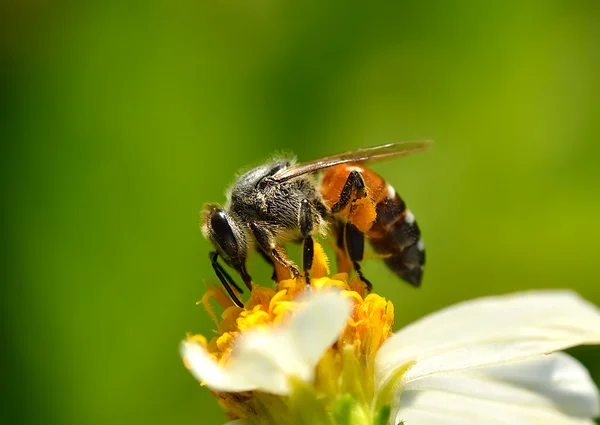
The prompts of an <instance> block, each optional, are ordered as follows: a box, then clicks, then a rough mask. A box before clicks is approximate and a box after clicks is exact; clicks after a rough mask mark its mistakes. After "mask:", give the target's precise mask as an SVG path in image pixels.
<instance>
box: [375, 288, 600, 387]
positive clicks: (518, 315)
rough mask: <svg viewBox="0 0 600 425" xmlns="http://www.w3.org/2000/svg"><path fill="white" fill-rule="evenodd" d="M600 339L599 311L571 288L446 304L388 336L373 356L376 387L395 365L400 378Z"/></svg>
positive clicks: (384, 384) (385, 383)
mask: <svg viewBox="0 0 600 425" xmlns="http://www.w3.org/2000/svg"><path fill="white" fill-rule="evenodd" d="M598 343H600V311H599V310H598V308H597V307H595V306H594V305H592V304H590V303H588V302H587V301H585V300H583V299H582V298H581V297H579V296H578V295H577V294H575V293H573V292H570V291H531V292H524V293H517V294H512V295H505V296H497V297H488V298H480V299H476V300H472V301H467V302H463V303H460V304H457V305H455V306H451V307H448V308H446V309H443V310H441V311H439V312H437V313H434V314H431V315H429V316H426V317H425V318H423V319H421V320H419V321H417V322H415V323H413V324H412V325H409V326H407V327H406V328H404V329H402V330H400V331H399V332H398V333H396V334H395V335H393V336H392V337H391V338H389V339H388V340H387V341H386V342H385V344H384V345H383V346H382V347H381V349H380V350H379V352H378V354H377V358H376V360H375V382H376V385H377V389H378V390H380V389H381V388H383V387H387V386H388V385H389V384H390V383H391V382H392V383H393V381H392V380H393V379H394V377H395V375H397V374H398V371H399V370H401V369H402V368H403V367H406V365H407V364H409V363H410V362H412V361H414V362H415V364H414V365H413V366H412V367H410V368H409V369H408V371H407V372H406V373H405V374H403V376H402V378H403V383H406V382H410V381H413V380H416V379H421V378H423V377H426V376H431V375H435V374H438V373H443V372H449V371H453V370H461V369H469V368H475V367H480V366H486V365H495V364H501V363H505V362H512V361H516V360H520V359H524V358H527V357H530V356H534V355H537V354H544V353H550V352H553V351H557V350H561V349H564V348H567V347H572V346H575V345H580V344H598Z"/></svg>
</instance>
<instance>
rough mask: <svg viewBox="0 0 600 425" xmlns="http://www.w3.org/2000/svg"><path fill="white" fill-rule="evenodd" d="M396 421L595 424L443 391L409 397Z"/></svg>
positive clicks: (474, 424)
mask: <svg viewBox="0 0 600 425" xmlns="http://www.w3.org/2000/svg"><path fill="white" fill-rule="evenodd" d="M409 402H410V405H409V406H407V407H406V408H404V409H401V410H400V411H399V412H398V414H397V415H396V416H395V417H393V418H395V420H396V421H395V422H392V423H394V424H401V423H405V424H406V425H412V424H415V425H482V424H485V425H516V424H518V425H540V424H544V425H594V424H595V422H594V421H593V420H592V419H583V418H575V417H570V416H568V415H565V414H564V413H561V412H560V411H558V410H553V409H544V408H525V407H523V406H514V405H510V406H509V405H505V404H502V403H495V402H493V401H490V400H480V399H478V398H473V397H466V396H464V395H456V394H452V393H449V392H443V391H425V392H422V393H419V394H418V396H416V397H415V398H413V399H410V400H409Z"/></svg>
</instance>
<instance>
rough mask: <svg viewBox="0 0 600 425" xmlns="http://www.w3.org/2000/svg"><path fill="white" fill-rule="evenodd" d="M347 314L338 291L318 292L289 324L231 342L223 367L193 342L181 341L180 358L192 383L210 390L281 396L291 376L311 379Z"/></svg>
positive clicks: (250, 334) (251, 333) (347, 302)
mask: <svg viewBox="0 0 600 425" xmlns="http://www.w3.org/2000/svg"><path fill="white" fill-rule="evenodd" d="M349 313H350V301H349V300H347V299H346V298H343V297H342V296H341V295H340V294H339V293H326V292H316V293H314V294H311V295H310V296H308V297H306V298H305V299H304V300H303V301H302V303H301V305H300V307H299V308H298V310H297V311H296V312H294V314H293V315H292V317H291V318H290V320H289V322H287V323H284V324H283V325H281V326H279V327H276V328H274V329H270V330H269V331H266V330H254V331H248V332H246V333H244V334H243V335H242V336H241V337H240V338H239V339H238V340H236V341H235V343H236V345H235V348H234V350H233V352H232V355H231V358H230V360H229V361H228V363H227V367H223V366H221V365H219V364H218V363H217V362H215V361H214V360H213V359H211V358H210V356H209V355H208V352H207V351H206V350H205V349H204V347H202V346H201V345H200V344H198V343H194V342H189V341H185V342H183V344H182V356H183V357H184V359H185V362H186V364H187V365H188V367H189V369H190V371H191V372H192V374H193V375H194V376H195V377H196V379H198V380H199V381H201V382H204V383H205V384H206V385H208V386H209V387H210V388H212V389H214V390H217V391H229V392H239V391H250V390H255V389H258V390H261V391H265V392H268V393H272V394H281V395H285V394H288V393H289V391H290V387H289V380H288V378H289V377H291V376H294V377H296V378H299V379H301V380H304V381H307V382H308V381H311V380H312V379H313V375H314V367H315V365H316V363H317V362H318V360H319V359H320V357H321V356H322V355H323V353H324V352H325V350H327V348H328V347H329V346H331V345H332V344H333V343H334V342H335V340H336V339H337V338H338V336H339V334H340V332H341V331H342V327H343V326H344V324H345V323H346V320H347V319H348V315H349Z"/></svg>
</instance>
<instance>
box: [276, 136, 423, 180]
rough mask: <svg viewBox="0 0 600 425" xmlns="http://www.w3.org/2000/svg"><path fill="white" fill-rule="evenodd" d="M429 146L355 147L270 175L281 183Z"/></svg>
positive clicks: (399, 143)
mask: <svg viewBox="0 0 600 425" xmlns="http://www.w3.org/2000/svg"><path fill="white" fill-rule="evenodd" d="M429 146H431V141H429V140H418V141H413V142H396V143H388V144H387V145H380V146H373V147H370V148H361V149H356V150H353V151H348V152H344V153H340V154H337V155H332V156H326V157H325V158H320V159H316V160H314V161H310V162H304V163H301V164H297V165H292V166H291V167H287V168H284V169H282V170H280V171H278V172H277V173H275V174H274V175H273V176H272V179H273V180H275V181H276V182H279V183H281V182H285V181H287V180H290V179H293V178H294V177H298V176H301V175H303V174H307V173H315V172H317V171H320V170H323V169H325V168H329V167H333V166H335V165H340V164H346V163H348V162H369V161H377V160H379V159H384V158H390V157H393V156H399V155H407V154H409V153H413V152H419V151H423V150H426V149H428V148H429Z"/></svg>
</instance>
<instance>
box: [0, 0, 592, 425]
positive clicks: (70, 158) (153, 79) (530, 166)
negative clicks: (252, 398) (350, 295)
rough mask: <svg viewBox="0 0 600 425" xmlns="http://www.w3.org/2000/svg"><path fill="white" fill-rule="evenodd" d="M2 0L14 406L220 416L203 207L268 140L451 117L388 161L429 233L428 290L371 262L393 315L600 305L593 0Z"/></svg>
mask: <svg viewBox="0 0 600 425" xmlns="http://www.w3.org/2000/svg"><path fill="white" fill-rule="evenodd" d="M0 10H1V11H2V12H1V16H2V18H1V19H2V22H0V28H1V29H0V37H1V38H0V49H1V50H0V52H1V55H0V58H1V61H2V62H1V65H2V66H1V71H0V72H1V74H0V95H1V100H0V102H1V108H2V109H1V115H0V119H1V123H2V134H1V135H0V137H1V139H2V153H1V172H2V178H1V181H2V185H3V190H2V195H3V208H2V210H3V214H2V216H3V217H2V226H3V238H4V241H3V242H4V243H3V245H4V252H3V254H2V261H3V263H4V266H3V267H2V270H3V273H4V278H3V279H2V280H3V281H2V294H3V295H2V297H1V298H2V299H1V301H0V302H1V304H2V305H1V312H0V314H1V315H2V354H1V356H2V365H3V366H2V369H3V374H2V388H3V390H4V391H3V392H4V394H3V396H2V403H3V404H5V405H4V406H3V407H2V408H1V411H0V419H1V420H4V422H5V423H7V424H17V423H31V424H33V423H37V424H42V423H43V424H45V423H56V424H92V425H93V424H98V425H105V424H109V423H110V424H134V423H135V424H137V423H140V424H145V425H152V424H220V423H222V422H224V416H223V414H222V413H221V412H220V410H219V409H218V407H217V405H216V402H215V400H214V399H213V398H212V396H211V395H210V394H209V392H208V391H207V390H206V389H205V388H201V387H200V386H199V385H198V384H197V382H196V381H194V379H193V378H192V377H191V376H190V374H189V373H188V372H187V371H186V370H185V369H184V367H183V366H182V364H181V360H180V358H179V353H178V344H179V341H180V340H181V339H182V338H183V337H184V335H185V333H186V332H188V331H193V332H200V333H204V334H210V332H211V329H212V326H211V322H210V320H209V318H208V315H207V314H206V313H205V311H204V310H203V309H202V307H200V306H196V305H195V302H196V301H197V300H198V299H200V297H201V296H202V294H203V292H204V290H205V288H206V283H207V282H216V278H215V277H214V275H213V273H212V270H211V268H210V266H209V263H208V260H207V252H208V251H209V249H210V247H209V244H208V243H207V242H206V241H205V240H203V239H202V236H201V234H200V232H199V229H198V219H199V215H198V212H199V210H200V208H201V206H202V204H203V203H204V202H206V201H217V202H223V201H224V195H223V193H224V190H225V188H226V186H227V185H228V184H229V183H230V182H231V181H232V179H233V176H234V174H235V173H236V171H237V170H238V169H240V168H241V167H244V166H248V165H252V164H257V163H259V162H260V161H262V160H264V159H265V158H266V157H268V156H269V155H270V154H271V153H272V152H273V151H281V150H285V151H292V152H295V153H296V154H297V155H298V157H299V158H300V159H302V160H308V159H313V158H315V157H318V156H322V155H326V154H332V153H336V152H338V151H342V150H347V149H352V148H357V147H361V146H370V145H376V144H382V143H387V142H390V141H398V140H412V139H423V138H428V139H433V140H435V142H436V144H435V148H434V149H433V150H432V151H430V152H427V153H424V154H419V155H414V156H411V157H405V158H401V159H398V160H393V161H388V162H384V163H381V164H376V165H375V166H374V167H373V168H374V169H376V170H377V171H378V172H380V173H381V174H383V175H384V176H385V177H386V178H387V179H388V180H389V182H391V183H392V184H393V185H394V186H395V187H396V189H397V190H398V191H399V192H400V193H401V195H402V196H403V197H404V199H405V200H406V201H407V203H408V205H409V206H410V207H411V209H412V210H413V211H414V212H415V214H416V216H417V219H418V221H419V224H420V226H421V229H422V231H423V234H424V238H425V241H426V244H427V249H428V264H427V271H426V274H425V280H424V286H423V288H422V289H421V290H414V289H412V288H410V287H409V286H408V285H405V284H402V283H400V282H399V281H398V280H397V279H396V278H394V277H393V276H392V275H391V274H390V273H389V272H388V271H387V269H386V268H385V267H384V266H383V264H382V263H380V262H377V261H370V262H367V263H366V264H365V265H364V267H365V270H366V275H367V276H369V277H370V279H371V280H372V281H374V282H375V286H376V289H377V290H378V291H379V292H381V293H382V294H384V295H385V296H387V297H389V298H390V299H392V300H393V301H394V302H395V304H396V312H397V326H398V327H399V326H401V325H402V324H405V323H407V322H409V321H411V320H413V319H415V318H417V317H420V316H422V315H423V314H425V313H427V312H430V311H433V310H435V309H437V308H439V307H442V306H445V305H448V304H451V303H453V302H455V301H458V300H463V299H467V298H470V297H474V296H478V295H486V294H494V293H502V292H507V291H515V290H520V289H527V288H546V287H551V288H563V287H569V288H574V289H576V290H577V291H579V292H580V293H581V294H583V295H584V296H585V297H587V298H588V299H590V300H592V301H594V302H595V303H596V304H600V290H599V289H598V263H599V261H598V258H597V256H598V241H599V239H600V226H599V225H598V217H599V215H600V197H599V187H600V168H599V159H600V157H599V154H600V144H599V143H598V141H599V140H600V119H599V118H600V100H599V99H600V78H599V76H600V25H599V22H600V3H599V2H597V1H591V0H590V1H567V0H565V1H550V0H547V1H543V2H529V1H525V2H522V1H519V2H511V1H509V2H499V3H498V4H493V3H492V2H478V1H457V2H410V3H408V2H394V3H393V4H388V3H382V4H376V3H373V4H372V5H370V6H365V5H364V4H363V3H360V2H356V4H352V3H350V2H341V1H340V2H319V1H309V2H302V3H301V4H299V3H296V4H292V3H286V4H281V3H279V2H272V1H269V0H260V1H235V0H233V1H225V2H201V1H197V2H192V1H187V0H183V1H175V2H167V1H164V2H139V3H137V4H134V3H125V2H98V3H96V4H94V3H91V2H90V3H82V4H77V3H71V2H54V3H51V2H44V1H35V0H33V1H28V2H15V3H10V2H9V3H6V2H4V3H3V6H2V7H1V9H0ZM250 268H251V270H253V271H254V273H253V275H254V276H255V279H256V280H258V281H262V282H265V283H267V282H269V276H270V272H269V271H268V270H267V269H266V268H265V267H264V266H263V265H262V264H261V263H260V261H258V260H257V259H255V260H253V261H252V262H251V263H250ZM573 353H574V354H575V355H576V356H577V357H579V358H580V359H582V361H583V362H584V363H585V364H586V365H587V366H588V367H589V368H590V369H591V371H592V373H593V376H594V379H595V380H596V382H600V348H598V347H588V348H580V349H577V350H575V351H573Z"/></svg>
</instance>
